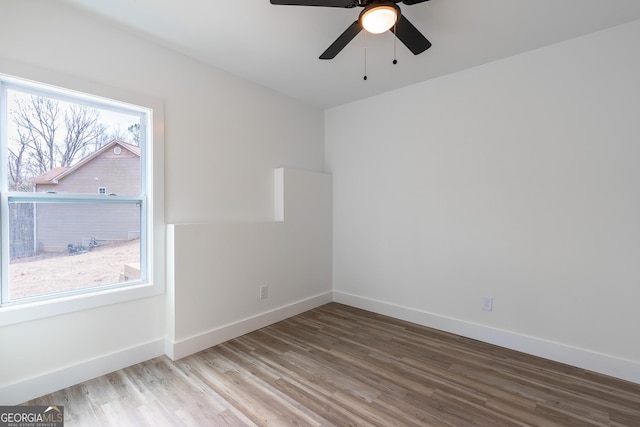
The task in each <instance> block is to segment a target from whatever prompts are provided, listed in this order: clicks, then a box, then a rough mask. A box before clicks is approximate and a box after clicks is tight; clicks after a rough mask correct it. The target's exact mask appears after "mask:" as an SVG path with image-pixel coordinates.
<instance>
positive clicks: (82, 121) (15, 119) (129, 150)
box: [7, 89, 141, 196]
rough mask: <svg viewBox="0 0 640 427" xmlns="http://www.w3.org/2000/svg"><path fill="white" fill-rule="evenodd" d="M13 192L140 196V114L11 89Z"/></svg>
mask: <svg viewBox="0 0 640 427" xmlns="http://www.w3.org/2000/svg"><path fill="white" fill-rule="evenodd" d="M7 106H8V110H9V112H8V117H7V133H8V134H7V136H8V138H7V143H8V157H7V159H8V164H7V173H8V184H9V191H29V192H31V191H36V192H53V193H73V194H105V195H108V194H117V195H121V196H137V195H140V194H141V188H140V147H139V145H140V129H141V122H140V120H141V118H140V114H137V113H122V112H114V111H112V110H109V109H106V108H96V107H94V106H91V105H87V104H82V103H74V102H67V101H63V100H59V99H55V98H52V97H46V96H41V95H37V94H28V93H24V92H20V91H17V90H13V89H9V90H8V91H7Z"/></svg>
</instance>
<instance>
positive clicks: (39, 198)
mask: <svg viewBox="0 0 640 427" xmlns="http://www.w3.org/2000/svg"><path fill="white" fill-rule="evenodd" d="M20 68H22V67H20ZM2 71H3V70H0V147H2V154H0V161H1V162H2V166H0V171H2V174H3V177H1V180H2V181H1V182H2V183H3V184H2V186H0V215H2V226H1V228H0V233H1V234H0V236H1V244H0V259H1V262H0V278H1V280H2V282H1V284H0V292H1V293H2V299H1V300H0V326H3V325H9V324H14V323H19V322H24V321H29V320H34V319H39V318H44V317H48V316H54V315H59V314H64V313H69V312H73V311H79V310H86V309H91V308H95V307H100V306H104V305H109V304H115V303H121V302H126V301H130V300H134V299H138V298H145V297H151V296H155V295H160V294H162V293H164V291H165V287H164V232H165V230H164V228H165V226H164V194H163V191H164V188H163V181H164V173H163V172H164V171H163V167H164V157H163V151H164V143H163V139H162V137H163V129H162V123H163V105H162V102H161V101H159V100H157V99H154V98H151V97H147V96H144V95H139V94H135V93H131V92H130V91H122V90H117V89H113V88H110V87H105V86H101V85H98V84H95V83H89V82H85V81H81V80H79V79H77V78H71V77H69V76H63V75H55V74H54V73H51V72H48V71H45V70H38V69H27V70H24V69H23V70H22V71H23V73H21V74H27V78H31V76H30V75H35V76H42V77H45V76H46V77H48V78H47V79H46V80H49V81H48V82H47V83H39V82H35V81H33V80H28V79H26V78H16V77H13V76H11V75H8V74H3V73H1V72H2ZM36 78H37V77H36ZM52 80H53V81H52ZM62 87H64V89H62ZM8 88H14V89H19V90H22V91H24V90H26V91H28V92H30V93H34V94H40V95H43V96H47V97H53V98H56V99H61V100H71V101H73V102H78V101H81V102H82V103H84V104H87V105H89V106H94V107H97V108H100V109H107V110H112V111H123V110H124V111H126V112H128V113H130V112H131V111H135V112H136V113H139V114H141V115H142V116H146V117H148V120H141V130H140V131H141V134H144V135H145V137H146V139H147V142H146V143H142V142H141V144H140V145H141V147H140V148H141V171H142V173H141V188H146V192H145V193H144V194H141V195H140V196H139V197H125V196H113V197H109V198H105V197H104V196H102V195H98V194H92V195H86V196H85V195H73V194H34V193H18V192H8V189H7V172H6V167H7V150H6V147H7V142H8V141H7V140H6V139H7V132H6V131H5V130H6V129H7V119H8V113H7V104H6V103H7V96H6V91H7V89H8ZM89 94H90V95H89ZM115 99H118V101H115ZM146 123H149V124H150V126H149V127H148V128H145V126H144V124H146ZM10 201H36V202H43V201H45V202H63V203H68V202H81V201H91V202H96V203H129V204H130V203H141V206H142V209H141V230H140V234H141V256H140V264H141V273H142V275H141V278H140V280H136V281H132V282H127V283H126V284H125V285H118V284H114V285H113V286H101V287H95V288H88V289H83V290H78V291H69V292H61V293H56V294H52V295H46V296H41V297H34V298H30V299H27V298H25V299H21V300H16V301H14V302H12V301H7V299H8V298H7V286H8V264H9V239H8V237H7V238H5V236H8V235H9V233H8V221H7V220H5V218H7V212H8V206H9V202H10ZM142 236H144V241H143V239H142Z"/></svg>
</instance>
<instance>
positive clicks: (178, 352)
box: [165, 292, 333, 360]
mask: <svg viewBox="0 0 640 427" xmlns="http://www.w3.org/2000/svg"><path fill="white" fill-rule="evenodd" d="M332 295H333V293H332V292H325V293H322V294H319V295H316V296H313V297H310V298H306V299H304V300H301V301H297V302H294V303H292V304H289V305H285V306H283V307H279V308H276V309H273V310H270V311H267V312H266V313H261V314H258V315H256V316H252V317H249V318H246V319H243V320H240V321H238V322H234V323H231V324H228V325H225V326H221V327H219V328H216V329H212V330H210V331H207V332H204V333H202V334H198V335H194V336H192V337H189V338H186V339H183V340H180V341H178V342H171V341H169V340H167V347H166V350H165V352H166V354H167V356H169V357H170V358H171V359H173V360H178V359H181V358H183V357H186V356H189V355H190V354H194V353H197V352H199V351H201V350H204V349H206V348H209V347H213V346H215V345H218V344H221V343H223V342H225V341H228V340H231V339H233V338H237V337H239V336H242V335H244V334H247V333H249V332H252V331H255V330H257V329H260V328H264V327H265V326H269V325H271V324H273V323H276V322H280V321H282V320H285V319H288V318H289V317H292V316H295V315H298V314H300V313H304V312H305V311H308V310H312V309H314V308H316V307H320V306H321V305H324V304H327V303H330V302H331V301H332Z"/></svg>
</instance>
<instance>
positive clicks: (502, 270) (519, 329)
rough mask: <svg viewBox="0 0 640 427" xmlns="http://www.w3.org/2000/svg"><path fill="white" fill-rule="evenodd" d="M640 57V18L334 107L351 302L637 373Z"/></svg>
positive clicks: (343, 269)
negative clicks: (485, 306) (489, 303)
mask: <svg viewBox="0 0 640 427" xmlns="http://www.w3.org/2000/svg"><path fill="white" fill-rule="evenodd" d="M638 51H640V21H636V22H633V23H631V24H628V25H624V26H621V27H617V28H614V29H610V30H607V31H604V32H600V33H595V34H592V35H589V36H586V37H582V38H578V39H574V40H571V41H568V42H565V43H561V44H558V45H554V46H551V47H548V48H544V49H540V50H536V51H532V52H529V53H526V54H523V55H520V56H517V57H512V58H509V59H506V60H502V61H499V62H495V63H491V64H488V65H485V66H481V67H478V68H474V69H471V70H468V71H465V72H460V73H457V74H454V75H450V76H446V77H444V78H439V79H436V80H432V81H428V82H423V83H421V84H418V85H415V86H411V87H407V88H404V89H401V90H397V91H394V92H392V93H388V94H384V95H381V96H378V97H374V98H371V99H367V100H364V101H361V102H356V103H353V104H349V105H345V106H341V107H337V108H333V109H330V110H328V111H326V113H325V121H326V122H325V144H326V161H327V165H328V169H329V170H330V171H331V173H332V174H333V179H334V205H333V206H334V219H333V221H334V254H333V256H334V264H333V266H334V291H335V295H336V296H335V297H336V299H337V300H339V301H344V302H347V303H351V304H354V305H359V306H362V307H366V308H369V309H373V310H375V311H379V312H384V313H387V314H391V315H394V316H397V317H402V318H407V319H410V320H413V321H416V322H420V323H423V324H427V325H432V326H436V327H439V328H442V329H447V330H451V331H454V332H458V333H461V334H464V335H468V336H473V337H475V338H479V339H482V340H485V341H489V342H496V343H498V344H501V345H505V346H507V347H513V348H517V349H520V350H525V351H528V352H530V353H534V354H540V355H543V356H545V357H550V358H553V359H556V360H560V361H563V362H568V363H572V364H574V365H577V366H582V367H586V368H589V369H594V370H598V371H601V372H604V373H608V374H611V375H616V376H619V377H622V378H627V379H631V380H633V381H636V382H640V340H638V339H637V336H638V330H637V328H638V325H640V310H638V301H640V286H639V284H640V262H639V260H640V196H639V193H640V167H638V159H639V158H640V102H639V100H640V56H639V55H638V54H637V53H638ZM483 296H493V298H494V310H493V311H492V312H489V311H483V310H481V299H482V297H483Z"/></svg>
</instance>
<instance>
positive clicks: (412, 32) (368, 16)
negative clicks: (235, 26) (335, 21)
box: [271, 0, 431, 59]
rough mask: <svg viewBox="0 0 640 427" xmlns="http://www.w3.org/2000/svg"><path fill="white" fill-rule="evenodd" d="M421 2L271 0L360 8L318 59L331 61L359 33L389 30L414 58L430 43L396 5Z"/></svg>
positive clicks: (386, 0)
mask: <svg viewBox="0 0 640 427" xmlns="http://www.w3.org/2000/svg"><path fill="white" fill-rule="evenodd" d="M425 1H428V0H271V4H277V5H291V6H324V7H343V8H346V9H350V8H354V7H363V8H364V9H363V10H362V12H360V16H358V19H357V20H356V21H354V22H353V24H351V25H350V26H349V27H348V28H347V29H346V30H345V31H344V33H342V34H341V35H340V37H338V38H337V39H336V41H334V42H333V43H332V44H331V46H329V47H328V48H327V50H325V51H324V52H323V53H322V55H320V59H333V58H335V57H336V55H337V54H338V53H340V51H341V50H342V49H344V48H345V46H347V45H348V44H349V42H350V41H351V40H353V38H354V37H355V36H356V35H358V33H359V32H360V31H361V30H362V29H364V30H365V31H368V32H370V33H373V34H380V33H384V32H385V31H387V30H390V31H392V32H393V33H394V34H395V35H396V37H397V38H398V39H399V40H400V41H401V42H402V43H404V45H405V46H407V47H408V48H409V50H410V51H411V52H412V53H413V54H414V55H418V54H419V53H422V52H424V51H425V50H427V49H429V48H430V47H431V42H429V40H427V39H426V37H425V36H423V35H422V33H420V31H418V29H417V28H416V27H414V26H413V24H412V23H411V22H409V20H408V19H407V18H405V16H404V15H402V13H401V12H400V7H399V6H398V5H397V3H400V2H402V3H404V4H406V5H412V4H418V3H423V2H425Z"/></svg>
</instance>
